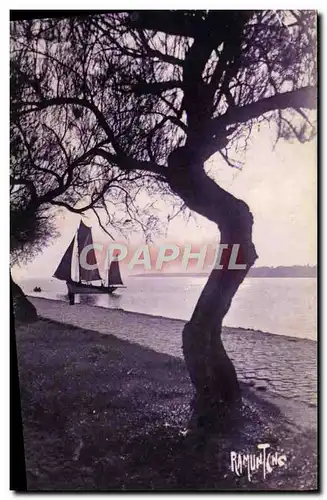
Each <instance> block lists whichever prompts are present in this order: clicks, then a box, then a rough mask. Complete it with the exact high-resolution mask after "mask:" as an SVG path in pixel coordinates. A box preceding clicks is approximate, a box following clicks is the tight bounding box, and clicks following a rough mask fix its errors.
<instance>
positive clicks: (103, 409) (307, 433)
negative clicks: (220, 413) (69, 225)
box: [15, 300, 317, 491]
mask: <svg viewBox="0 0 327 500" xmlns="http://www.w3.org/2000/svg"><path fill="white" fill-rule="evenodd" d="M35 303H36V301H35ZM37 306H38V309H39V312H40V313H42V314H44V315H45V314H46V313H47V314H48V315H50V314H53V315H56V316H57V317H56V319H57V320H63V319H65V320H68V319H69V318H68V316H70V321H73V320H74V321H75V322H77V321H79V320H78V318H80V317H81V316H82V315H83V318H84V320H83V323H84V325H85V323H86V322H87V321H89V322H90V323H92V325H93V328H95V326H97V323H96V321H100V319H101V322H102V323H101V324H100V323H99V324H98V326H99V327H101V328H102V329H104V330H105V333H106V334H105V335H103V334H100V333H98V331H94V330H92V329H85V328H84V329H81V328H77V327H76V326H70V325H66V324H63V323H60V322H56V321H52V320H49V319H39V320H38V321H36V322H34V323H31V324H27V325H24V324H17V325H16V332H15V337H16V344H17V354H18V367H19V379H20V398H21V407H22V416H23V426H24V447H25V459H26V471H27V484H28V489H29V490H31V491H40V490H41V491H66V490H69V491H80V490H84V491H85V490H88V491H108V490H111V491H112V490H118V491H126V490H127V491H137V490H143V491H144V490H152V491H153V490H154V491H159V490H166V491H167V490H168V491H172V490H173V491H180V490H201V491H203V490H211V491H217V490H218V491H221V490H247V491H249V490H250V491H251V490H256V489H260V490H297V491H301V490H302V491H303V490H312V489H315V488H316V487H317V486H316V485H317V483H316V476H317V449H316V430H315V427H314V426H313V427H312V428H303V427H300V426H299V425H297V424H295V425H294V422H293V424H292V423H291V422H290V420H289V419H288V418H285V416H284V414H283V412H281V411H280V400H281V399H283V398H279V404H278V405H275V404H272V403H271V398H272V396H271V393H269V392H256V391H255V390H253V389H252V388H250V387H248V386H244V385H243V387H242V393H243V408H242V414H241V415H240V417H241V418H238V419H236V420H234V419H230V418H229V419H228V421H226V422H225V423H224V422H223V421H222V422H220V423H219V426H218V427H217V431H216V432H215V433H214V434H213V435H210V434H208V435H207V434H206V435H198V436H196V435H192V434H190V435H188V434H187V433H185V431H184V429H185V426H186V425H187V423H188V420H189V417H190V409H189V402H190V398H191V396H192V387H191V384H190V380H189V377H188V374H187V371H186V367H185V364H184V362H183V360H181V359H179V358H178V357H172V356H169V355H167V354H163V353H159V352H155V351H154V350H152V349H149V348H146V347H143V346H141V345H137V344H135V343H131V342H127V341H126V340H121V339H119V338H117V336H115V335H110V333H113V332H116V329H118V330H119V329H120V333H121V332H123V334H124V335H129V336H130V337H132V334H133V332H134V333H135V332H140V333H141V332H142V331H143V334H144V328H145V329H146V331H147V332H148V334H149V337H151V338H152V336H154V337H158V338H159V337H160V335H161V334H162V335H164V334H165V333H164V332H165V331H166V329H167V328H168V327H169V328H170V329H171V328H173V325H175V328H176V334H179V335H180V330H181V328H182V326H183V325H182V323H181V322H171V321H169V320H168V321H167V320H162V319H159V318H152V319H151V318H147V317H146V316H144V315H135V314H125V313H121V312H119V311H116V312H113V311H108V310H107V311H104V310H99V309H96V308H92V307H91V308H86V307H84V306H83V308H82V309H80V310H79V308H71V309H69V310H67V309H66V308H65V307H64V305H63V304H60V303H53V302H50V303H49V302H48V301H44V300H37ZM93 309H95V310H93ZM51 311H52V313H51ZM74 315H75V316H76V317H75V319H74ZM170 331H171V330H170ZM109 332H110V333H109ZM140 333H139V334H140ZM150 334H151V335H150ZM242 335H243V336H245V335H247V332H233V331H226V332H225V336H226V339H230V342H231V343H233V342H235V339H236V338H238V337H241V336H242ZM251 335H252V336H256V338H257V342H258V344H260V342H259V339H260V338H261V337H260V335H257V334H255V333H254V332H252V333H251ZM274 339H275V337H274V338H272V339H271V345H272V346H273V345H274ZM129 340H131V338H130V339H129ZM152 341H153V340H152ZM276 341H278V342H280V341H281V340H280V339H279V338H278V339H276ZM284 342H285V340H284ZM160 345H161V344H160ZM231 345H232V344H231ZM284 345H285V344H284ZM292 345H293V344H289V346H292ZM289 346H288V345H287V347H289ZM271 355H272V354H271V352H270V356H271ZM263 394H265V395H266V396H268V395H269V401H267V400H265V399H263V398H262V395H263ZM297 405H298V406H297V410H296V412H295V415H296V418H297V419H298V420H299V418H301V419H302V420H303V413H302V410H301V409H299V405H301V407H303V406H305V405H304V403H300V402H297ZM308 410H310V411H313V408H309V407H308ZM201 436H202V437H201ZM258 443H268V444H269V451H271V452H273V453H278V454H279V455H280V454H285V455H286V459H287V461H286V465H285V467H277V466H274V468H273V470H272V472H271V473H270V474H269V475H267V477H265V476H264V475H263V469H262V467H259V468H258V470H256V471H255V472H253V474H252V478H251V481H250V480H249V478H248V473H247V471H246V470H244V471H243V473H242V474H241V475H240V476H238V475H236V474H235V472H233V471H232V470H231V466H230V463H231V459H230V455H231V451H232V450H235V451H236V452H237V453H242V454H243V455H244V454H246V453H258V449H257V445H258Z"/></svg>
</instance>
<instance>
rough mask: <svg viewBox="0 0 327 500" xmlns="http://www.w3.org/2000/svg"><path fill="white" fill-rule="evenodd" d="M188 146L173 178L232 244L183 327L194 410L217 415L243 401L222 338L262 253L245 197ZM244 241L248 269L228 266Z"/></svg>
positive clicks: (172, 166) (177, 157) (174, 159)
mask: <svg viewBox="0 0 327 500" xmlns="http://www.w3.org/2000/svg"><path fill="white" fill-rule="evenodd" d="M188 158H189V153H188V152H187V150H186V148H180V149H179V150H176V151H175V152H174V153H173V154H172V155H171V157H170V161H169V183H170V186H171V188H172V189H173V191H175V192H176V193H177V194H178V195H179V196H180V197H181V198H182V199H183V200H184V202H185V204H186V205H187V206H188V207H189V208H190V209H191V210H195V211H196V212H198V213H199V214H201V215H203V216H205V217H206V218H208V219H210V220H211V221H213V222H215V223H216V224H217V226H218V228H219V231H220V234H221V240H220V244H227V245H228V248H227V249H226V250H224V252H223V254H222V255H223V257H222V259H221V265H222V267H223V268H222V269H214V270H213V271H212V272H211V274H210V276H209V279H208V281H207V283H206V285H205V287H204V289H203V291H202V293H201V296H200V298H199V300H198V303H197V305H196V307H195V309H194V312H193V315H192V317H191V319H190V321H189V322H188V323H187V324H186V325H185V327H184V331H183V352H184V358H185V362H186V365H187V368H188V371H189V374H190V378H191V381H192V383H193V385H194V387H195V391H196V395H195V412H196V414H197V415H198V416H199V417H204V418H210V416H213V417H214V418H215V417H216V416H217V413H219V414H220V413H221V411H225V410H226V408H233V407H235V406H238V404H239V403H240V401H241V395H240V388H239V384H238V380H237V375H236V371H235V368H234V365H233V363H232V361H231V360H230V358H229V357H228V355H227V353H226V351H225V349H224V346H223V343H222V339H221V328H222V322H223V319H224V316H225V315H226V313H227V312H228V310H229V308H230V305H231V302H232V299H233V297H234V295H235V293H236V291H237V289H238V287H239V286H240V284H241V283H242V281H243V280H244V278H245V276H246V274H247V272H248V271H249V269H250V268H251V266H252V265H253V264H254V262H255V260H256V258H257V254H256V251H255V247H254V244H253V242H252V225H253V217H252V214H251V212H250V209H249V207H248V206H247V204H246V203H244V202H243V201H241V200H239V199H237V198H235V197H234V196H233V195H231V194H230V193H228V192H226V191H225V190H223V189H222V188H221V187H220V186H219V185H218V184H216V183H215V182H214V181H213V180H212V179H211V178H210V177H208V176H207V175H206V173H205V171H204V168H203V165H201V164H194V163H192V162H191V161H188ZM234 244H239V245H240V247H239V252H238V263H242V264H245V266H246V267H245V269H241V270H239V269H237V270H233V269H228V262H229V257H230V253H231V250H232V245H234Z"/></svg>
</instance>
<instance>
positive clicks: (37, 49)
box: [12, 11, 316, 421]
mask: <svg viewBox="0 0 327 500" xmlns="http://www.w3.org/2000/svg"><path fill="white" fill-rule="evenodd" d="M315 36H316V14H315V12H313V11H278V12H277V11H187V12H183V11H142V12H125V13H124V12H123V13H118V12H116V13H108V14H102V15H95V16H90V17H84V18H70V19H67V20H65V19H64V20H62V19H60V20H57V19H55V20H54V19H48V20H37V21H21V22H17V23H14V26H13V30H12V59H13V61H14V62H15V64H16V65H17V66H18V67H19V71H20V72H21V75H22V79H23V81H24V88H23V91H22V92H21V95H20V96H18V98H16V99H14V100H13V103H12V110H13V113H14V114H15V116H17V117H18V118H17V120H18V121H19V122H20V123H21V122H22V121H24V119H26V120H32V122H33V121H34V123H35V124H36V127H42V126H43V127H44V126H45V125H46V126H52V127H54V129H53V130H55V131H56V134H57V135H59V134H64V133H66V134H67V137H68V140H67V142H69V145H67V149H68V152H67V149H66V148H65V149H66V153H67V155H68V159H69V161H68V160H67V162H66V164H65V165H67V164H68V165H72V164H73V165H74V167H77V170H76V171H77V172H78V175H79V176H80V177H79V178H80V181H81V183H80V185H78V187H75V185H74V187H72V188H71V187H70V186H69V187H68V188H67V189H66V190H65V192H64V196H63V197H62V192H60V194H59V196H54V197H52V198H51V200H48V201H49V203H51V204H56V205H63V206H65V207H67V208H69V209H71V210H74V211H76V207H75V205H76V201H77V200H78V199H79V198H81V197H82V198H83V199H84V198H85V195H86V194H87V195H88V196H89V197H90V200H91V203H93V202H94V197H97V196H99V200H101V202H102V201H103V203H104V204H105V205H106V204H107V203H108V202H109V200H110V197H111V196H113V193H114V191H112V192H111V193H110V180H111V178H112V176H116V177H117V179H116V186H117V190H118V191H119V190H120V189H124V190H125V191H126V192H129V190H130V189H132V188H133V186H134V185H135V183H137V182H139V183H140V185H142V186H144V187H146V188H147V189H148V190H149V193H153V194H154V193H158V192H159V193H168V192H171V193H173V194H174V195H175V196H177V197H179V199H180V200H181V203H182V204H184V205H185V206H187V207H188V208H189V209H190V210H194V211H195V212H197V213H199V214H201V215H203V216H204V217H206V218H208V219H209V220H211V221H213V222H215V223H216V224H217V227H218V229H219V232H220V242H221V243H225V244H227V245H228V249H227V250H225V251H224V262H225V261H227V260H228V256H229V254H230V251H231V245H233V244H239V245H240V258H241V262H242V263H245V264H246V269H244V270H228V269H227V267H226V266H224V268H223V269H221V270H218V269H217V270H213V271H212V272H211V274H210V276H209V279H208V282H207V284H206V285H205V287H204V289H203V292H202V294H201V296H200V299H199V301H198V303H197V305H196V307H195V310H194V312H193V315H192V317H191V319H190V321H189V322H188V323H187V324H186V326H185V328H184V331H183V350H184V357H185V361H186V364H187V367H188V370H189V373H190V377H191V380H192V382H193V384H194V387H195V390H196V397H195V412H196V415H198V416H199V417H206V419H208V420H209V421H210V418H211V417H212V416H213V418H216V416H217V412H218V413H219V412H220V411H221V409H222V408H223V409H226V408H227V407H229V408H234V407H237V406H238V405H239V403H240V388H239V384H238V381H237V376H236V372H235V369H234V366H233V364H232V362H231V360H230V359H229V357H228V355H227V353H226V351H225V349H224V346H223V343H222V340H221V327H222V321H223V318H224V316H225V314H226V313H227V311H228V309H229V307H230V305H231V301H232V299H233V297H234V295H235V293H236V291H237V289H238V287H239V286H240V284H241V283H242V281H243V280H244V278H245V276H246V274H247V272H248V270H249V269H250V268H251V266H252V265H253V263H254V262H255V260H256V258H257V254H256V251H255V248H254V245H253V242H252V225H253V217H252V214H251V212H250V209H249V207H248V206H247V205H246V203H245V202H244V201H242V200H239V199H237V198H235V197H234V196H232V195H231V194H230V193H228V192H227V191H225V190H224V189H222V188H221V187H220V186H219V184H218V183H217V182H216V181H214V180H213V179H212V178H211V177H210V176H209V175H208V174H207V172H206V169H205V162H206V161H207V160H208V159H209V158H210V157H211V156H212V155H213V154H215V153H219V154H220V155H221V156H222V157H223V158H224V160H225V161H226V162H227V164H228V165H230V166H231V167H239V166H240V161H241V160H242V157H241V153H242V151H246V148H247V146H248V140H249V137H250V136H251V132H252V130H253V128H256V127H257V126H258V124H261V123H269V124H270V125H271V126H272V127H273V129H274V130H275V133H276V140H278V139H280V138H285V139H288V140H290V139H296V140H299V141H301V142H305V141H307V140H310V139H311V138H312V137H313V136H314V134H315V125H314V123H313V121H314V112H312V111H310V110H314V109H315V107H316V88H315V85H316V80H315V79H316V48H315V44H316V42H315ZM50 124H51V125H50ZM22 127H23V129H24V130H25V131H26V130H27V129H28V134H30V133H32V129H31V127H30V126H27V129H26V127H25V124H23V126H22ZM25 133H26V132H25ZM38 139H39V142H40V144H39V147H40V148H42V145H43V147H47V146H44V144H48V143H47V141H48V139H49V136H48V135H46V137H43V136H42V135H41V134H40V135H39V137H38ZM52 142H53V141H52ZM59 142H60V143H61V144H62V142H63V139H62V135H60V141H59ZM236 150H237V151H238V153H237V155H236ZM55 151H58V149H57V150H56V148H55ZM36 155H37V156H38V151H36ZM55 156H56V158H57V153H56V155H55ZM49 163H51V164H52V160H51V161H50V162H49ZM98 164H100V167H99V168H100V170H99V171H98V170H97V165H98ZM47 168H49V167H47ZM60 168H64V170H60ZM60 168H59V167H58V166H57V164H56V163H54V164H53V171H55V174H54V173H53V177H54V178H53V182H54V184H56V187H54V188H53V189H55V190H59V191H60V189H61V188H60V186H62V184H65V185H66V184H67V177H68V176H69V175H70V170H69V171H68V172H67V168H68V166H66V167H60ZM58 170H59V175H60V177H58V178H57V177H56V175H58ZM95 170H96V171H97V184H96V185H94V184H93V183H92V182H91V180H90V176H91V175H92V174H93V173H94V171H95ZM100 171H101V174H102V175H101V179H100V176H99V175H98V174H99V172H100ZM73 172H75V168H74V169H73ZM38 175H39V174H38ZM72 175H73V176H74V175H75V174H72ZM119 176H122V177H119ZM72 186H73V184H72ZM28 189H29V187H28ZM30 193H31V196H32V191H31V190H30ZM68 193H69V196H68ZM46 196H48V195H46ZM84 208H85V207H84ZM109 222H110V220H109Z"/></svg>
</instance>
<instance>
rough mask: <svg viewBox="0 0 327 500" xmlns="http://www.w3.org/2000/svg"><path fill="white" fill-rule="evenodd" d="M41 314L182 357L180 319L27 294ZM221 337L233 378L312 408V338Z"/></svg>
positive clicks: (239, 332)
mask: <svg viewBox="0 0 327 500" xmlns="http://www.w3.org/2000/svg"><path fill="white" fill-rule="evenodd" d="M29 299H30V300H31V302H32V303H33V304H34V305H35V307H36V309H37V311H38V314H39V316H40V317H43V318H47V319H51V320H55V321H59V322H62V323H65V324H68V325H73V326H77V327H81V328H86V329H89V330H93V331H97V332H100V333H103V334H108V333H110V334H113V335H115V336H117V337H118V338H120V339H124V340H128V341H130V342H135V343H138V344H140V345H142V346H145V347H150V348H151V349H153V350H154V351H157V352H161V353H165V354H169V355H171V356H175V357H179V358H182V357H183V355H182V348H181V344H182V329H183V326H184V323H185V322H184V321H180V320H175V319H169V318H162V317H158V316H150V315H146V314H139V313H132V312H127V311H121V310H114V309H106V308H102V307H94V306H89V305H84V304H76V305H74V306H69V305H68V304H67V303H65V302H61V301H54V300H48V299H43V298H36V297H29ZM223 340H224V345H225V347H226V350H227V352H228V353H229V355H230V357H231V358H232V360H233V362H234V364H235V366H236V370H237V374H238V377H239V379H240V380H241V381H243V382H245V383H248V384H249V385H251V386H253V387H254V388H255V389H257V390H258V391H262V392H264V391H268V392H269V393H271V394H276V395H278V396H282V397H283V398H286V399H288V400H292V401H300V402H303V403H305V404H306V405H309V406H312V407H315V406H316V404H317V343H316V342H314V341H311V340H305V339H297V338H295V337H286V336H281V335H272V334H267V333H263V332H259V331H255V330H245V329H241V328H227V327H225V328H224V330H223Z"/></svg>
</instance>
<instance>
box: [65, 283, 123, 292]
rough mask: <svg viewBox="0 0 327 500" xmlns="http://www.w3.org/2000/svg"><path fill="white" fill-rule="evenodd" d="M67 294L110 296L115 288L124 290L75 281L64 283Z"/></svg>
mask: <svg viewBox="0 0 327 500" xmlns="http://www.w3.org/2000/svg"><path fill="white" fill-rule="evenodd" d="M66 284H67V288H68V293H70V294H75V293H79V294H81V293H87V294H111V293H113V292H114V291H115V290H116V289H117V288H126V287H124V286H101V285H88V284H86V283H78V282H77V281H66Z"/></svg>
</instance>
